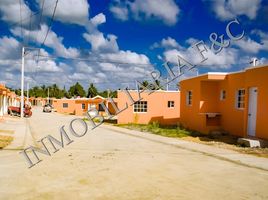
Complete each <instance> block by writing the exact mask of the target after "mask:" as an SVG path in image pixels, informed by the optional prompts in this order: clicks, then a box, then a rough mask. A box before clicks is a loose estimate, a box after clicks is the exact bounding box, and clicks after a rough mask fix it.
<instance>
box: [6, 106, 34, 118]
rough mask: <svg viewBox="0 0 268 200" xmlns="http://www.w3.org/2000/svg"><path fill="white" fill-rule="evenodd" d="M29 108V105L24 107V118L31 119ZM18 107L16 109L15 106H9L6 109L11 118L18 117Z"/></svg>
mask: <svg viewBox="0 0 268 200" xmlns="http://www.w3.org/2000/svg"><path fill="white" fill-rule="evenodd" d="M31 109H32V108H31V106H29V105H27V104H26V105H24V111H23V113H24V117H31V116H32V114H33V113H32V111H31ZM20 111H21V109H20V107H16V106H9V107H8V114H10V115H11V116H20Z"/></svg>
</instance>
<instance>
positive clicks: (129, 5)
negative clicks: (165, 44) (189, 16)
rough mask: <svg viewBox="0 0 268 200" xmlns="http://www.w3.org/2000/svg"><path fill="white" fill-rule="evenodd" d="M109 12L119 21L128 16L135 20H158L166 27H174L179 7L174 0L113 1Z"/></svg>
mask: <svg viewBox="0 0 268 200" xmlns="http://www.w3.org/2000/svg"><path fill="white" fill-rule="evenodd" d="M110 11H111V12H112V13H113V14H114V16H115V17H116V18H118V19H120V20H123V21H124V20H127V19H128V18H129V17H130V16H131V17H132V18H133V19H135V20H144V19H146V20H152V19H153V20H159V21H162V22H163V23H164V24H166V25H174V24H176V23H177V21H178V15H179V13H180V9H179V6H178V5H177V4H176V3H175V1H174V0H154V1H152V0H135V1H129V0H128V1H121V2H120V1H118V0H115V1H114V2H113V4H112V5H111V6H110Z"/></svg>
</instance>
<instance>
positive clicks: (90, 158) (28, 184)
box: [0, 110, 268, 200]
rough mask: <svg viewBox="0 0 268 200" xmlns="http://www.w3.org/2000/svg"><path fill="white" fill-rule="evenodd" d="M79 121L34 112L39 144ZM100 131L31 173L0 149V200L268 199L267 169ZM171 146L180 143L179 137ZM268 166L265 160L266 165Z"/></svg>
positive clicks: (19, 158)
mask: <svg viewBox="0 0 268 200" xmlns="http://www.w3.org/2000/svg"><path fill="white" fill-rule="evenodd" d="M74 117H75V116H67V115H60V114H57V113H42V112H41V111H40V110H34V114H33V117H32V118H29V119H28V120H29V125H30V130H31V133H32V135H33V137H34V138H36V139H37V140H38V139H41V138H42V137H44V136H46V135H47V134H51V135H53V136H55V137H58V138H59V134H58V133H59V128H60V127H61V126H62V125H66V130H67V131H68V132H69V130H68V124H69V122H70V121H71V119H73V118H74ZM122 130H123V131H120V132H117V131H116V130H109V129H107V128H104V127H102V126H100V127H98V128H96V129H95V130H93V131H89V132H88V133H87V134H86V135H85V136H84V137H82V138H73V137H72V139H73V140H74V142H73V143H71V144H70V145H68V146H66V147H65V148H64V149H61V150H60V151H59V152H57V153H56V154H52V156H51V157H49V156H45V155H41V156H40V157H41V158H42V160H43V161H42V162H40V163H39V164H37V165H36V166H34V167H33V168H31V169H28V168H27V165H26V162H25V160H24V158H23V157H22V156H21V155H20V154H19V153H18V152H17V151H7V150H3V151H0V159H1V163H0V172H1V173H0V199H12V200H13V199H64V200H66V199H87V200H88V199H90V200H92V199H100V200H104V199H114V200H121V199H122V200H126V199H136V200H140V199H141V200H145V199H148V200H149V199H159V200H160V199H164V200H169V199H213V200H214V199H268V190H267V188H268V171H266V170H260V169H256V168H253V167H247V166H243V165H240V164H238V163H234V162H229V161H226V160H223V159H219V158H216V157H213V156H209V155H206V154H202V153H199V152H194V151H189V150H185V149H181V148H177V147H175V146H174V145H168V144H165V143H159V142H154V141H153V138H154V137H156V136H155V135H153V134H150V135H149V138H151V139H152V140H151V139H145V138H140V137H135V136H130V135H128V134H124V133H123V132H124V129H122ZM174 140H178V139H177V138H174ZM193 144H195V143H193ZM267 162H268V161H267Z"/></svg>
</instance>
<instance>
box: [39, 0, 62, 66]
mask: <svg viewBox="0 0 268 200" xmlns="http://www.w3.org/2000/svg"><path fill="white" fill-rule="evenodd" d="M58 1H59V0H57V1H56V3H55V6H54V10H53V14H52V17H51V20H50V24H49V26H48V29H47V32H46V35H45V38H44V40H43V42H42V43H41V45H40V49H41V48H42V47H43V46H44V44H45V42H46V39H47V36H48V33H49V31H50V29H51V27H52V24H53V21H54V17H55V13H56V9H57V6H58ZM44 2H45V0H43V4H44ZM42 7H43V5H42ZM41 13H43V9H42V11H41ZM41 17H42V16H41ZM41 17H40V20H41ZM36 39H37V38H36ZM40 49H39V50H38V55H37V66H38V63H39V56H40ZM36 71H37V70H36Z"/></svg>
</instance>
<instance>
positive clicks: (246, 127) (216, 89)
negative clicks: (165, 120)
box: [180, 66, 268, 139]
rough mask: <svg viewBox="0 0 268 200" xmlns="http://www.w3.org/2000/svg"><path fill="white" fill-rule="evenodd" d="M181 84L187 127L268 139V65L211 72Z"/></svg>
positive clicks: (182, 120)
mask: <svg viewBox="0 0 268 200" xmlns="http://www.w3.org/2000/svg"><path fill="white" fill-rule="evenodd" d="M180 87H181V103H180V108H181V115H180V123H181V124H182V125H183V126H185V127H186V128H189V129H192V130H197V131H200V132H203V133H209V132H210V131H214V130H224V131H227V132H228V133H230V134H232V135H237V136H241V137H258V138H263V139H268V125H267V124H268V66H259V67H252V68H247V69H245V70H244V71H240V72H235V73H208V74H205V75H200V76H197V77H193V78H189V79H186V80H183V81H181V82H180Z"/></svg>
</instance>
